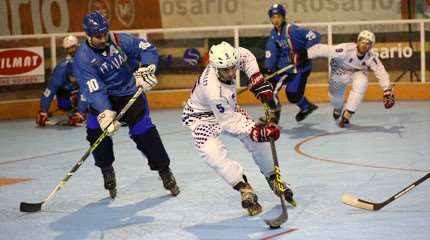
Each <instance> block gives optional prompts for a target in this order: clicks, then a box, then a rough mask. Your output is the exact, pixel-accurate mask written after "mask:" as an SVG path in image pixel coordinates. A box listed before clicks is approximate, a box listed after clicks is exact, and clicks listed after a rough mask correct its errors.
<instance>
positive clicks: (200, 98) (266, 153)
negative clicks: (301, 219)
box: [182, 42, 294, 215]
mask: <svg viewBox="0 0 430 240" xmlns="http://www.w3.org/2000/svg"><path fill="white" fill-rule="evenodd" d="M237 69H239V70H241V71H243V72H245V74H246V75H247V76H248V77H249V82H248V89H249V90H250V91H251V92H253V93H254V94H255V96H256V97H257V98H258V99H259V100H260V101H262V102H267V101H270V100H271V99H272V97H273V93H272V88H271V85H270V84H269V83H267V82H266V81H265V80H264V77H263V75H262V74H261V73H260V70H259V68H258V65H257V61H256V59H255V56H254V55H253V54H252V53H251V52H250V51H249V50H248V49H245V48H241V47H238V48H234V47H232V46H231V45H230V44H228V43H226V42H221V43H220V44H217V45H213V46H212V47H211V49H210V51H209V64H208V66H207V67H206V68H205V70H204V71H203V73H202V74H201V76H200V78H199V79H198V81H197V82H196V83H195V85H194V87H193V90H192V93H191V96H190V98H189V99H188V101H187V103H186V105H185V107H184V111H183V114H182V122H183V124H184V125H187V126H188V127H189V128H190V129H191V134H192V137H193V139H194V144H195V147H196V149H197V150H198V151H199V153H200V155H201V156H202V157H203V159H204V160H205V161H206V163H207V164H208V165H209V166H210V167H212V168H213V169H214V170H215V171H216V172H217V173H218V174H219V175H220V176H221V177H222V178H223V179H224V180H225V181H226V182H227V183H228V184H229V185H231V186H232V187H233V188H234V189H235V190H238V191H239V192H240V194H241V199H242V207H243V208H246V209H247V210H248V212H249V214H250V215H255V214H258V213H260V212H261V211H262V209H261V206H260V205H259V204H258V202H257V195H256V194H255V193H254V191H253V189H252V187H251V185H250V184H249V182H248V180H247V178H246V176H245V175H244V170H243V167H242V166H241V165H240V164H239V163H238V162H236V161H233V160H231V159H230V157H229V156H228V153H227V149H226V146H225V145H224V144H223V143H222V141H221V140H220V139H219V136H220V135H221V133H226V134H228V135H230V136H233V137H235V138H238V139H240V141H241V142H242V143H243V144H244V145H245V147H246V148H247V150H248V152H250V153H251V154H252V157H253V159H254V161H255V163H256V164H257V165H258V167H259V169H260V171H261V173H262V174H263V175H264V176H265V177H266V179H267V181H268V183H269V186H270V187H271V189H272V190H274V189H275V190H274V192H275V194H279V192H277V191H276V188H274V187H273V186H274V180H275V175H274V165H273V159H272V155H271V150H270V145H269V144H267V143H264V142H267V141H269V140H270V138H273V139H274V140H277V139H278V138H279V135H280V131H279V128H278V126H277V125H276V124H274V123H269V124H267V125H256V123H255V122H254V121H253V120H252V119H251V118H250V117H249V115H248V114H247V113H246V112H245V111H244V110H243V109H241V108H240V107H239V105H238V104H237V102H236V84H235V81H236V80H235V77H236V71H237ZM284 194H285V197H286V199H287V201H289V202H290V203H292V204H293V203H294V202H293V201H294V200H293V192H292V191H291V190H290V189H289V188H287V191H285V192H284Z"/></svg>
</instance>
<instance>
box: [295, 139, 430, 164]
mask: <svg viewBox="0 0 430 240" xmlns="http://www.w3.org/2000/svg"><path fill="white" fill-rule="evenodd" d="M344 132H345V131H337V132H331V133H330V132H329V133H323V134H319V135H316V136H313V137H309V138H306V139H304V140H302V141H300V142H299V143H297V144H296V145H295V146H294V150H295V151H296V153H298V154H300V155H302V156H305V157H307V158H310V159H313V160H317V161H323V162H329V163H334V164H342V165H349V166H356V167H367V168H379V169H390V170H399V171H413V172H429V170H422V169H413V168H398V167H387V166H378V165H370V164H361V163H353V162H345V161H338V160H333V159H326V158H322V157H318V156H313V155H311V154H308V153H305V152H303V151H302V150H301V146H302V145H303V144H305V143H307V142H310V141H312V140H315V139H317V138H320V137H325V136H330V135H336V134H340V133H344ZM348 133H360V132H358V131H348Z"/></svg>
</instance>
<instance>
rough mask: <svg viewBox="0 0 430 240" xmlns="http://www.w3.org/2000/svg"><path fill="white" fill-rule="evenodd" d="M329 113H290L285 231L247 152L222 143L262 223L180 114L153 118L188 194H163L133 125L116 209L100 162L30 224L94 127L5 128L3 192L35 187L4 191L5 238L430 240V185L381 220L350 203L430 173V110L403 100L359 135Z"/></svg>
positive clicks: (379, 197) (371, 115)
mask: <svg viewBox="0 0 430 240" xmlns="http://www.w3.org/2000/svg"><path fill="white" fill-rule="evenodd" d="M319 106H320V108H319V109H318V110H317V111H316V112H314V113H313V114H312V115H310V116H309V117H308V118H307V119H306V120H304V121H303V122H302V123H297V122H295V120H294V116H295V114H296V113H297V108H296V107H295V106H293V105H290V104H289V105H284V106H283V112H282V117H281V124H280V125H281V126H282V134H281V138H280V140H279V141H277V142H276V146H277V151H278V157H279V160H280V166H281V171H282V174H283V177H284V179H285V180H286V181H287V182H288V183H290V184H291V185H292V189H293V190H294V193H295V198H296V201H297V203H298V206H297V207H296V208H293V207H289V208H288V213H289V219H288V221H287V222H286V223H285V224H284V225H282V227H281V228H279V229H275V230H270V229H269V228H268V227H267V226H266V225H265V223H264V221H263V219H266V218H273V217H276V216H277V215H279V214H280V212H281V208H280V200H279V198H277V197H276V196H275V195H274V194H273V193H272V192H271V190H270V189H269V187H268V184H267V183H266V181H265V179H264V177H263V176H262V175H261V174H260V173H259V170H258V168H257V166H256V165H255V164H254V162H253V160H252V158H251V156H250V154H248V153H247V151H246V150H245V148H244V146H243V145H242V144H241V143H240V141H239V140H237V139H234V138H231V137H228V136H226V137H223V140H225V143H226V145H227V146H228V150H229V154H230V157H231V158H232V159H234V160H237V161H239V162H240V163H241V164H242V165H243V166H244V168H245V173H246V175H247V176H248V179H249V181H250V183H251V184H252V186H253V188H254V190H255V191H256V193H257V194H258V196H259V199H260V202H261V205H262V206H263V213H262V214H260V215H258V216H253V217H250V216H247V213H246V211H245V210H244V209H242V207H241V205H240V195H239V193H238V192H237V191H234V190H233V189H232V188H231V187H230V186H229V185H227V184H226V183H225V182H224V181H223V180H222V179H221V178H220V177H219V176H218V175H216V174H215V172H214V171H213V170H212V169H211V168H209V167H208V166H207V165H206V164H205V163H204V161H203V160H202V159H201V158H200V156H199V154H198V153H197V151H196V150H195V149H194V146H193V143H192V139H191V134H190V132H189V130H188V128H186V127H184V126H182V125H181V123H180V114H181V109H173V110H154V111H152V118H153V121H154V122H155V123H156V124H157V127H158V130H159V132H160V134H161V137H162V139H163V141H164V145H165V147H166V149H167V151H168V153H169V155H170V158H171V161H172V165H171V168H172V170H173V172H174V174H175V176H176V178H177V181H178V184H179V186H180V188H181V193H180V195H179V196H177V197H172V196H170V195H169V194H168V192H167V191H166V190H164V189H163V187H162V183H161V180H160V179H159V177H158V174H157V172H152V171H150V170H149V167H148V166H147V163H146V159H145V158H144V157H143V156H142V155H141V154H140V152H139V151H138V150H137V149H136V148H135V144H134V143H133V142H132V141H131V139H129V138H128V132H127V128H125V127H124V128H123V129H121V130H120V131H119V133H117V134H116V135H115V136H114V143H115V144H114V150H115V156H116V161H115V163H114V167H115V169H116V174H117V181H118V182H117V183H118V185H119V188H118V196H117V198H116V199H115V200H111V199H110V198H108V194H107V192H106V190H104V188H103V180H102V176H101V173H100V171H99V169H98V168H97V167H95V166H94V160H93V158H92V157H89V158H88V160H87V161H86V162H85V163H84V164H83V165H82V166H81V168H80V169H79V170H78V171H77V172H76V174H75V175H74V176H73V177H72V178H70V180H69V181H68V182H67V183H66V184H65V186H64V188H63V189H61V191H59V192H57V193H56V194H55V195H54V197H53V198H52V199H51V200H50V201H49V202H48V204H47V205H46V208H45V209H44V210H43V211H42V212H39V213H31V214H29V213H21V212H20V211H19V203H20V202H22V201H25V202H40V201H42V200H43V199H45V198H46V197H47V196H48V194H49V193H50V192H51V191H52V189H53V188H54V187H55V186H56V185H57V184H58V183H59V181H60V180H61V179H62V178H63V177H64V176H65V174H66V173H67V172H68V171H69V170H70V169H71V168H72V167H73V166H74V165H75V163H76V162H77V161H78V160H79V159H80V158H81V157H82V155H83V154H84V152H85V151H86V149H87V148H88V143H87V141H86V140H85V128H84V127H81V128H77V127H65V126H62V127H60V126H56V127H49V128H45V129H40V128H36V127H35V125H34V121H33V120H16V121H3V122H0V136H1V138H0V149H1V150H0V183H1V182H2V179H3V182H4V181H5V179H10V178H29V179H31V180H30V181H26V182H20V183H16V184H9V185H3V186H0V239H1V240H3V239H4V240H13V239H19V240H27V239H28V240H39V239H40V240H49V239H56V240H65V239H77V240H80V239H115V240H117V239H175V240H176V239H300V240H304V239H315V240H317V239H318V240H320V239H330V240H346V239H348V240H349V239H360V240H361V239H389V240H400V239H402V240H403V239H410V240H412V239H414V240H418V239H422V240H428V239H430V181H427V182H424V183H422V184H421V185H419V186H418V187H416V188H415V189H414V190H412V191H411V192H409V193H407V194H406V195H404V196H402V197H401V198H399V199H397V200H395V201H394V202H392V203H391V204H389V205H387V206H386V207H384V208H383V209H381V210H379V211H374V212H371V211H367V210H362V209H357V208H352V207H350V206H347V205H344V204H343V203H342V201H341V196H342V194H344V193H349V194H352V195H355V196H358V197H360V198H363V199H367V200H369V201H373V202H382V201H384V200H386V199H388V198H389V197H391V196H392V195H394V194H395V193H397V192H399V191H400V190H401V189H403V188H404V187H406V186H407V185H409V184H411V183H413V182H414V181H416V180H417V179H418V178H420V177H422V176H424V175H425V174H426V173H427V172H429V171H430V102H406V101H405V102H397V103H396V105H395V106H394V108H393V109H392V110H389V111H387V110H385V109H384V108H383V105H382V103H381V102H366V103H364V104H363V105H362V106H361V107H360V109H359V111H358V113H357V114H355V115H354V116H353V119H352V124H351V126H350V127H349V129H340V128H338V127H337V126H336V125H335V122H334V121H333V119H332V116H331V108H330V106H329V105H328V104H327V103H322V104H319ZM244 108H245V109H246V110H248V111H249V112H250V114H251V115H252V116H254V117H258V116H259V115H260V114H262V113H263V109H262V107H259V106H245V107H244Z"/></svg>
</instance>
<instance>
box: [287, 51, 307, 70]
mask: <svg viewBox="0 0 430 240" xmlns="http://www.w3.org/2000/svg"><path fill="white" fill-rule="evenodd" d="M290 58H291V62H292V63H294V64H295V65H296V66H300V65H302V64H303V63H304V62H306V61H307V60H308V59H309V58H308V51H307V50H304V51H301V52H291V53H290Z"/></svg>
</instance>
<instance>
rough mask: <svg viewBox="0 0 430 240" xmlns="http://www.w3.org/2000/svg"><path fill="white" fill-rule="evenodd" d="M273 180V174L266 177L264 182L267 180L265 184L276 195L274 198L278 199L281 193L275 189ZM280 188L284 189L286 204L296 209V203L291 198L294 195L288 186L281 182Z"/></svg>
mask: <svg viewBox="0 0 430 240" xmlns="http://www.w3.org/2000/svg"><path fill="white" fill-rule="evenodd" d="M275 178H276V176H275V174H273V175H271V176H270V177H268V178H267V177H266V180H267V183H268V184H269V186H270V189H272V191H273V192H274V193H275V194H276V196H278V197H280V196H281V191H280V190H279V189H278V188H277V187H275V182H276V181H275ZM280 188H281V189H285V191H283V194H284V197H285V200H287V202H288V203H289V204H291V205H292V206H293V207H296V206H297V203H296V201H295V200H294V198H293V195H294V194H293V191H292V190H291V189H290V188H289V187H288V184H286V183H285V182H284V181H282V182H281V186H280Z"/></svg>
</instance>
